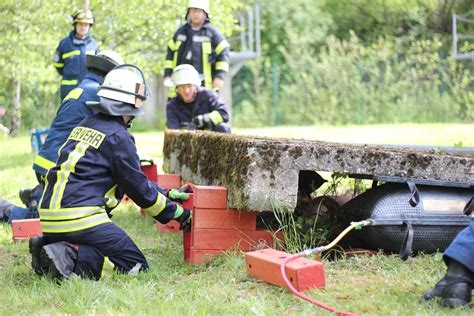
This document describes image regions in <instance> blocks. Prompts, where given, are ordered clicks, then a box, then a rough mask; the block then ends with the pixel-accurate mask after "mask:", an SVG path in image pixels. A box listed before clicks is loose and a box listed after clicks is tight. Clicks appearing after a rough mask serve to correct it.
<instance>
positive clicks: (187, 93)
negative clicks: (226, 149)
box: [166, 64, 231, 133]
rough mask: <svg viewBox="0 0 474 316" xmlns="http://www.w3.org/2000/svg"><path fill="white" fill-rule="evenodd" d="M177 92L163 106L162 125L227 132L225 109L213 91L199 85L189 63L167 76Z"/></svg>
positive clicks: (174, 127) (226, 108)
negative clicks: (164, 114) (164, 113)
mask: <svg viewBox="0 0 474 316" xmlns="http://www.w3.org/2000/svg"><path fill="white" fill-rule="evenodd" d="M171 79H172V80H173V84H174V85H175V86H176V92H177V95H176V96H175V97H174V98H172V99H170V100H169V101H168V104H167V105H166V127H167V128H170V129H183V128H184V129H201V130H210V131H214V132H221V133H230V132H231V128H230V125H229V123H228V122H229V109H228V107H227V106H226V105H225V103H224V102H222V100H221V99H220V98H219V95H218V94H217V93H216V91H214V90H212V89H207V88H205V87H201V86H200V83H201V80H200V78H199V73H198V72H197V71H196V69H195V68H194V67H193V66H192V65H188V64H183V65H179V66H178V67H176V68H175V69H174V71H173V74H172V76H171Z"/></svg>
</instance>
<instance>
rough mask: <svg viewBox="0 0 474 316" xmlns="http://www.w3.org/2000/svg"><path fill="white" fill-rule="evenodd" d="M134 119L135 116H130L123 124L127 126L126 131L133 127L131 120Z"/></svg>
mask: <svg viewBox="0 0 474 316" xmlns="http://www.w3.org/2000/svg"><path fill="white" fill-rule="evenodd" d="M134 118H135V116H130V118H129V119H128V121H127V122H125V124H126V125H127V129H128V128H130V127H132V125H133V119H134Z"/></svg>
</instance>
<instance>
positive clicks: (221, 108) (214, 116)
mask: <svg viewBox="0 0 474 316" xmlns="http://www.w3.org/2000/svg"><path fill="white" fill-rule="evenodd" d="M206 94H207V98H208V102H207V103H208V106H209V112H208V113H205V114H200V115H198V116H196V117H195V118H194V119H193V122H194V123H195V124H196V127H197V128H198V129H212V128H213V127H214V126H216V125H219V124H220V123H225V122H228V121H229V110H228V107H227V105H226V104H225V103H224V102H223V101H222V99H221V98H220V97H219V95H218V94H217V92H215V91H212V90H206Z"/></svg>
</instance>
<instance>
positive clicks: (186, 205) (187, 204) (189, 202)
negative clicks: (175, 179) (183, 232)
mask: <svg viewBox="0 0 474 316" xmlns="http://www.w3.org/2000/svg"><path fill="white" fill-rule="evenodd" d="M188 194H189V199H187V200H186V201H184V202H183V207H184V208H187V209H188V210H192V209H193V207H194V202H193V201H194V193H188Z"/></svg>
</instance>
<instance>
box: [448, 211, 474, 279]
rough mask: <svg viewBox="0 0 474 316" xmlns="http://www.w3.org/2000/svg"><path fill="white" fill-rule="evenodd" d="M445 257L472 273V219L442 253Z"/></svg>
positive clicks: (473, 258) (473, 230)
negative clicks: (460, 264)
mask: <svg viewBox="0 0 474 316" xmlns="http://www.w3.org/2000/svg"><path fill="white" fill-rule="evenodd" d="M444 256H445V257H449V258H451V259H454V260H456V261H457V262H459V263H462V264H463V265H464V266H466V267H467V268H468V269H469V270H471V271H472V272H474V218H473V219H471V223H470V224H469V226H468V227H466V228H464V229H463V230H462V231H461V232H460V233H459V234H458V235H457V236H456V238H455V239H454V240H453V242H452V243H451V245H450V246H449V247H448V249H446V251H445V252H444Z"/></svg>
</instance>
